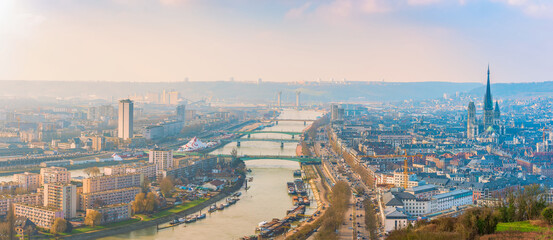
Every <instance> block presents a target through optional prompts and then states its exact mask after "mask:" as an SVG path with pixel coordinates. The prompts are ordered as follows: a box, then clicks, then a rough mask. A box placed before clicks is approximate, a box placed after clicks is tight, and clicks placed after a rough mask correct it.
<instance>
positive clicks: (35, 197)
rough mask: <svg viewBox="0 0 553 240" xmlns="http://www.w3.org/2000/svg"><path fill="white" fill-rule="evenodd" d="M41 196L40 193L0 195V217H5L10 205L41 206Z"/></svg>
mask: <svg viewBox="0 0 553 240" xmlns="http://www.w3.org/2000/svg"><path fill="white" fill-rule="evenodd" d="M42 200H43V195H42V194H41V193H31V194H19V195H7V194H6V195H1V196H0V215H6V214H7V213H8V210H9V208H10V205H11V204H14V203H22V204H28V205H42Z"/></svg>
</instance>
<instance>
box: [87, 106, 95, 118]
mask: <svg viewBox="0 0 553 240" xmlns="http://www.w3.org/2000/svg"><path fill="white" fill-rule="evenodd" d="M96 110H97V109H96V107H88V112H87V114H86V118H87V119H88V120H91V121H92V120H96V119H97V116H98V115H97V111H96Z"/></svg>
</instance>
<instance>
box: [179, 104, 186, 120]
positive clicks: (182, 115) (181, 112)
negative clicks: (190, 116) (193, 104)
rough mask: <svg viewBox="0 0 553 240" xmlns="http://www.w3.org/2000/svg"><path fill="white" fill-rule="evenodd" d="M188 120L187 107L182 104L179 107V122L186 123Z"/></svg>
mask: <svg viewBox="0 0 553 240" xmlns="http://www.w3.org/2000/svg"><path fill="white" fill-rule="evenodd" d="M185 120H186V105H184V104H181V105H178V106H177V121H180V122H183V124H184V122H185Z"/></svg>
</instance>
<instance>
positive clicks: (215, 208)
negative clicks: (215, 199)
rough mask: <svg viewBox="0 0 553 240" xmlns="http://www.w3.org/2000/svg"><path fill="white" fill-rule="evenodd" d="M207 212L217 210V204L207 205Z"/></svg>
mask: <svg viewBox="0 0 553 240" xmlns="http://www.w3.org/2000/svg"><path fill="white" fill-rule="evenodd" d="M207 211H208V212H210V213H212V212H215V211H217V206H215V204H213V205H211V207H209V210H207Z"/></svg>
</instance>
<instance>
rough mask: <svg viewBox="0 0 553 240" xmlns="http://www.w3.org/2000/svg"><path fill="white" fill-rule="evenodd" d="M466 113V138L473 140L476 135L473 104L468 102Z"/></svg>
mask: <svg viewBox="0 0 553 240" xmlns="http://www.w3.org/2000/svg"><path fill="white" fill-rule="evenodd" d="M467 111H468V117H467V138H468V139H473V138H474V137H475V134H476V107H475V106H474V102H469V106H468V108H467Z"/></svg>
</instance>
